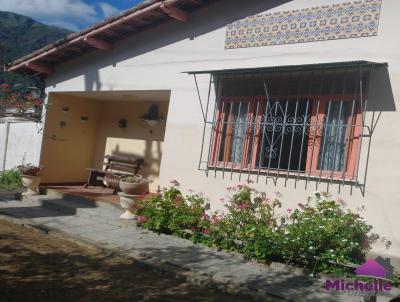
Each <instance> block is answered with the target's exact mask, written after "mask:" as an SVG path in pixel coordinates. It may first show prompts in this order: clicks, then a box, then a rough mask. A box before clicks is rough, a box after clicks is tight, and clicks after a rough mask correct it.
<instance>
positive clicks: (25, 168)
mask: <svg viewBox="0 0 400 302" xmlns="http://www.w3.org/2000/svg"><path fill="white" fill-rule="evenodd" d="M18 171H19V173H20V174H21V180H22V184H23V186H24V187H25V188H27V191H26V192H24V193H23V194H22V195H24V196H32V195H38V194H39V184H40V181H41V176H40V172H41V171H42V168H41V167H38V166H34V165H32V164H27V165H20V166H18Z"/></svg>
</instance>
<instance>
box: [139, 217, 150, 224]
mask: <svg viewBox="0 0 400 302" xmlns="http://www.w3.org/2000/svg"><path fill="white" fill-rule="evenodd" d="M147 220H149V219H148V218H147V217H146V216H143V215H139V216H138V217H137V221H138V222H139V223H143V222H146V221H147Z"/></svg>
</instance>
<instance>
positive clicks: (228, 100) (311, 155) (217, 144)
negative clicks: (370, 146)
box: [208, 93, 363, 180]
mask: <svg viewBox="0 0 400 302" xmlns="http://www.w3.org/2000/svg"><path fill="white" fill-rule="evenodd" d="M290 98H293V99H298V100H299V99H307V100H308V101H309V102H312V108H311V110H310V116H311V118H310V123H309V125H308V126H309V134H308V142H307V153H306V157H307V158H306V164H305V171H297V172H294V171H293V170H290V171H289V170H288V169H282V168H279V167H278V168H265V167H260V166H259V165H260V163H259V164H258V166H257V158H258V157H259V154H260V153H259V152H261V151H260V150H259V149H260V145H261V136H262V133H261V132H262V130H263V127H266V124H265V125H264V126H263V125H262V119H263V113H264V112H265V107H266V105H267V97H266V96H265V95H264V96H222V94H221V95H219V97H218V98H217V105H216V106H217V110H216V123H215V125H214V127H213V130H212V131H213V134H212V135H213V139H212V146H211V158H210V159H211V160H210V162H209V164H208V167H209V168H214V169H219V168H222V169H231V170H235V171H237V170H239V169H240V171H242V169H245V170H246V171H249V172H250V173H251V172H254V171H256V172H264V173H274V172H275V173H280V172H282V171H285V174H288V175H290V174H296V175H303V176H313V177H319V178H331V179H346V180H354V179H355V177H356V175H357V165H358V161H359V157H360V144H361V136H362V119H363V115H362V108H361V107H362V101H361V95H360V94H359V93H356V94H331V95H322V96H320V95H316V94H313V95H273V96H270V97H269V100H273V99H276V100H288V99H290ZM341 101H342V102H352V103H353V104H354V105H351V110H352V112H350V114H349V116H348V118H347V125H346V135H345V142H346V145H345V151H344V156H345V159H344V167H345V169H344V171H330V170H320V169H317V168H318V160H319V151H320V145H321V141H322V140H323V139H322V137H323V133H321V135H314V134H313V135H312V133H314V131H315V132H317V130H316V129H315V126H316V125H317V126H318V125H319V126H320V125H323V129H325V124H324V121H325V118H326V114H325V110H326V108H327V106H329V102H341ZM239 102H242V103H243V102H246V103H247V104H248V106H249V107H248V108H249V110H248V112H247V116H248V117H247V121H246V130H245V133H246V135H245V144H244V146H243V151H242V159H243V160H242V162H241V163H236V162H232V161H229V150H230V146H231V142H232V140H233V137H234V135H232V134H233V133H232V128H233V127H232V126H229V125H231V122H232V119H233V116H232V110H231V111H230V112H228V113H226V111H225V108H224V106H225V105H226V104H234V103H239ZM270 102H271V101H270ZM257 104H258V105H257ZM318 104H319V105H318ZM232 106H233V105H231V108H232ZM318 106H319V108H318ZM353 106H354V107H353ZM257 108H258V109H257ZM257 111H258V112H257ZM226 115H228V120H227V121H226V123H228V126H227V130H226V133H227V134H226V137H225V140H227V139H229V140H230V142H229V141H228V144H227V143H226V141H225V143H224V150H223V160H222V161H221V160H219V158H220V152H221V149H220V148H221V143H222V138H223V130H224V123H225V122H224V121H225V118H226ZM254 116H257V117H256V122H255V126H254V133H253V131H251V130H250V131H249V121H250V123H252V121H253V118H254ZM253 122H254V121H253ZM228 127H229V129H228ZM229 131H231V133H230V134H229V135H228V132H229ZM251 136H254V137H253V142H254V144H253V148H252V149H251V150H250V144H251ZM314 136H315V137H314ZM335 148H336V147H335ZM249 152H251V153H250V158H249Z"/></svg>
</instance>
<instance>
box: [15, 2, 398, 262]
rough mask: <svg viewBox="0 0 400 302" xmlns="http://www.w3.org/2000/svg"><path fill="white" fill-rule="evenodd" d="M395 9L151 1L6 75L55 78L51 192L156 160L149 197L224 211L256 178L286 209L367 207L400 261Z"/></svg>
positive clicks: (45, 143) (44, 145)
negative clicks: (170, 195)
mask: <svg viewBox="0 0 400 302" xmlns="http://www.w3.org/2000/svg"><path fill="white" fill-rule="evenodd" d="M349 1H350V2H349ZM399 10H400V3H399V2H398V1H396V0H382V1H381V0H362V1H352V0H346V1H342V0H308V1H305V0H293V1H287V0H278V1H267V0H248V1H240V0H219V1H217V0H213V1H211V0H209V1H207V0H165V1H156V0H152V1H145V2H143V3H142V4H140V5H138V6H136V7H134V8H132V9H131V10H128V11H126V12H124V13H122V14H121V15H119V16H116V17H113V18H111V19H108V20H105V21H104V22H102V23H99V24H96V25H94V26H93V27H91V28H89V29H87V30H83V31H81V32H79V33H75V34H72V35H70V36H69V37H67V38H66V39H65V40H62V41H58V42H56V43H54V44H51V45H48V46H47V47H45V48H43V49H40V50H38V51H35V52H34V53H32V54H30V55H28V56H26V57H23V58H21V59H19V60H16V61H14V62H13V63H12V64H10V65H9V67H8V68H9V70H11V71H15V72H27V73H32V74H38V75H40V76H43V77H45V78H46V87H47V88H46V93H47V104H48V109H47V113H46V115H45V118H44V120H43V123H44V124H43V131H41V132H39V134H37V135H36V140H37V141H38V142H40V144H41V148H40V152H38V151H39V150H37V149H35V150H36V151H37V152H38V153H40V157H37V162H39V163H40V164H41V165H43V166H44V179H43V181H44V182H46V183H69V184H74V183H75V184H77V185H78V184H80V183H83V182H85V181H86V178H87V173H88V171H87V170H86V168H88V167H98V168H100V167H101V166H102V161H103V157H104V155H107V154H122V155H124V154H125V155H140V156H142V157H144V159H145V161H146V163H147V166H146V169H145V170H144V171H143V173H144V174H145V175H146V176H148V177H149V178H150V179H151V180H152V184H151V189H152V190H155V189H156V187H157V186H158V185H160V186H168V185H169V182H170V180H171V179H177V180H179V181H180V182H181V185H182V188H183V190H184V191H186V190H188V189H193V190H196V191H201V192H204V193H205V194H206V195H208V196H210V198H211V199H212V207H213V208H214V209H222V208H223V203H222V202H221V201H220V198H221V197H224V196H226V191H225V188H226V187H228V186H232V185H236V184H238V183H244V182H245V181H247V180H251V181H253V182H254V186H255V187H256V188H258V189H260V190H264V191H266V192H268V194H271V195H273V192H275V191H279V192H281V193H282V195H283V197H282V200H283V201H284V206H285V207H294V206H295V205H296V204H297V203H298V202H299V201H304V200H306V198H307V196H309V195H310V194H312V193H313V192H314V191H315V190H318V191H321V192H322V191H328V192H330V194H332V196H333V197H335V198H337V197H340V198H342V199H344V200H345V201H346V203H347V205H348V206H349V207H350V208H352V209H357V208H362V206H365V207H366V211H365V212H364V213H363V214H362V215H363V216H364V217H365V218H366V219H367V220H368V222H369V223H371V224H372V225H373V226H374V231H375V232H377V233H379V234H381V235H382V236H385V237H386V238H387V239H389V240H391V241H392V243H393V245H392V248H391V249H389V250H386V249H385V247H384V246H380V245H377V246H376V247H375V252H376V253H378V254H381V255H384V256H385V257H391V258H392V260H393V261H395V260H394V259H395V258H396V256H397V258H398V255H400V235H399V232H398V231H397V230H399V229H400V220H399V218H398V216H399V213H400V211H399V210H400V186H399V184H400V173H399V171H400V157H399V150H400V136H399V135H397V129H400V113H399V110H398V107H399V102H400V54H399V51H398V45H399V37H400V27H399V26H396V24H397V21H398V16H397V12H398V11H399ZM150 108H153V109H154V108H156V111H157V112H158V114H157V115H156V117H155V118H154V119H153V120H156V121H153V122H151V123H147V122H144V121H143V117H144V116H146V115H148V113H149V111H151V109H150ZM153 112H154V110H153ZM32 127H33V126H32ZM33 145H34V144H33ZM35 146H36V145H35ZM34 148H36V147H34ZM36 151H35V152H36Z"/></svg>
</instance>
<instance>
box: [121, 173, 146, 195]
mask: <svg viewBox="0 0 400 302" xmlns="http://www.w3.org/2000/svg"><path fill="white" fill-rule="evenodd" d="M148 185H149V182H148V181H147V180H146V179H145V178H143V176H142V175H139V174H136V175H132V176H125V177H123V178H121V179H120V181H119V187H120V188H121V190H122V192H124V193H125V194H129V195H140V194H142V193H144V192H146V191H148Z"/></svg>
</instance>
